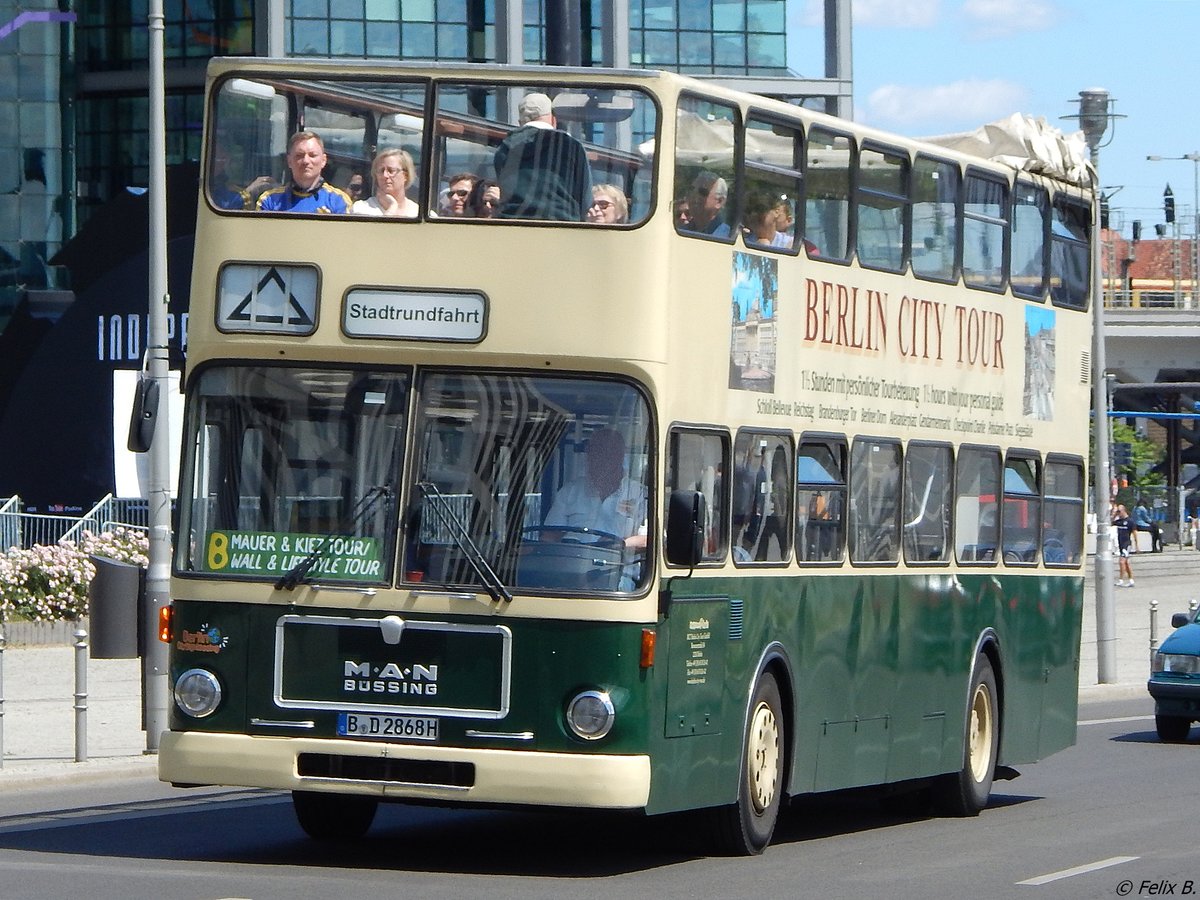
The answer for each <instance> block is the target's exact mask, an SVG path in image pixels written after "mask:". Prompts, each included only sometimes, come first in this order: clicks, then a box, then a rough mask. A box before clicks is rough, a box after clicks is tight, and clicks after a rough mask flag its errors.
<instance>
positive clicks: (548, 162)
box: [493, 92, 592, 222]
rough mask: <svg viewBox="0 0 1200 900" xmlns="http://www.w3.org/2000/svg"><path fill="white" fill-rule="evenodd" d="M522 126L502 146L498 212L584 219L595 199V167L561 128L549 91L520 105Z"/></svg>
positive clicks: (504, 215)
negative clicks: (593, 167)
mask: <svg viewBox="0 0 1200 900" xmlns="http://www.w3.org/2000/svg"><path fill="white" fill-rule="evenodd" d="M517 122H518V125H519V127H518V128H515V129H514V130H513V131H511V132H510V133H509V135H508V137H506V138H505V139H504V140H503V141H501V142H500V146H499V147H497V148H496V155H495V157H494V159H493V164H494V165H495V167H496V180H497V181H498V182H500V197H501V201H500V208H499V210H497V212H496V215H497V217H498V218H510V219H550V220H554V221H559V222H582V221H583V219H584V215H585V214H586V213H587V209H588V207H589V206H591V203H592V171H591V167H590V166H589V165H588V159H587V152H586V151H585V150H584V149H583V145H582V144H581V143H579V141H577V140H575V138H573V137H572V136H571V135H569V134H567V133H566V132H565V131H559V130H558V128H557V127H555V126H556V123H555V119H554V106H553V104H552V103H551V101H550V98H549V97H548V96H546V95H545V94H542V93H538V92H534V93H530V94H526V95H525V96H524V97H523V98H522V99H521V102H520V103H519V104H518V105H517Z"/></svg>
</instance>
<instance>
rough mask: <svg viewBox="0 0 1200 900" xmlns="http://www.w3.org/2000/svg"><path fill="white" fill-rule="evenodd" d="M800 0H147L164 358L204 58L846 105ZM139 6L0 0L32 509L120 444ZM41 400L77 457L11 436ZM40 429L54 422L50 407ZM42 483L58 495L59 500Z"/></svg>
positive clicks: (8, 268)
mask: <svg viewBox="0 0 1200 900" xmlns="http://www.w3.org/2000/svg"><path fill="white" fill-rule="evenodd" d="M800 2H801V0H157V4H156V5H157V6H158V7H159V8H161V11H162V13H163V15H164V19H163V27H164V32H163V33H164V57H165V58H164V61H163V62H164V68H165V85H166V156H167V160H166V162H167V170H168V185H167V205H168V211H169V213H168V215H169V222H168V235H169V237H170V238H172V239H173V240H176V241H183V242H184V244H181V245H180V246H178V247H175V248H173V249H172V251H171V252H172V267H171V271H170V275H171V282H172V283H171V286H170V289H171V309H172V313H171V322H172V323H173V329H172V351H173V353H174V355H175V358H176V359H177V360H182V356H183V354H184V353H185V352H186V319H187V313H186V293H187V275H188V272H187V269H188V263H187V260H189V259H190V244H189V243H187V241H190V233H191V228H192V227H193V226H192V224H191V223H192V221H194V209H195V206H194V204H195V195H196V178H197V175H198V171H199V156H200V143H201V128H202V120H203V89H204V76H205V68H206V65H207V61H208V60H209V58H211V57H213V56H228V55H271V56H320V57H334V58H338V57H344V58H372V59H404V60H447V61H473V62H501V63H532V64H542V63H545V64H570V65H583V66H593V65H595V66H599V65H608V66H616V67H638V68H641V67H646V68H662V69H670V70H676V71H681V72H685V73H689V74H692V75H696V76H703V77H706V78H711V79H714V80H717V81H720V82H722V83H726V84H729V85H731V86H735V87H739V88H743V89H747V90H752V91H757V92H759V93H764V94H770V95H773V96H778V97H782V98H785V99H788V100H791V101H792V102H802V103H806V104H809V105H818V106H822V107H823V108H825V109H826V110H828V111H830V112H835V113H841V114H843V115H848V114H849V99H850V79H849V75H848V73H849V8H848V7H849V4H847V3H842V2H838V0H825V10H826V22H825V35H824V45H825V47H826V48H827V49H826V56H827V58H826V59H825V60H823V61H821V63H823V70H822V71H821V72H820V73H819V77H809V78H805V77H802V76H801V75H798V74H796V73H795V72H793V71H792V70H791V68H789V60H788V58H787V47H788V40H787V37H788V34H787V28H788V12H789V7H790V6H791V5H792V4H795V5H796V6H797V8H798V6H799V4H800ZM150 6H151V0H87V2H84V0H21V2H20V3H19V4H18V3H17V2H14V0H0V144H2V145H3V147H2V151H0V459H3V461H4V464H2V465H0V497H7V496H9V495H11V494H14V493H19V494H21V495H22V497H23V498H24V497H25V496H26V495H29V496H37V497H38V498H39V499H38V500H37V501H35V502H33V503H32V504H30V506H31V508H32V507H39V508H41V509H43V510H44V509H47V508H54V507H64V508H65V509H66V510H67V511H69V510H70V509H71V508H74V507H77V506H79V505H81V504H86V503H88V502H90V501H92V500H95V499H99V498H100V497H101V496H103V493H104V491H103V490H101V488H102V487H103V486H104V485H105V484H106V483H108V482H112V481H113V480H114V477H113V476H110V475H106V474H105V473H106V472H110V471H111V470H112V469H113V467H114V462H113V456H114V454H117V455H119V454H120V453H121V448H120V446H119V445H120V444H121V443H122V442H123V440H121V439H119V438H121V436H119V435H118V436H115V437H114V434H113V432H114V431H115V430H117V429H116V425H115V424H114V423H115V422H116V421H117V420H118V419H119V418H120V417H119V416H118V415H117V414H116V413H117V412H118V410H116V409H114V403H116V404H118V405H119V404H120V403H121V402H122V401H121V400H120V399H119V398H118V395H119V393H120V391H119V390H118V389H117V387H116V385H117V384H118V383H119V381H120V380H121V378H122V377H124V376H127V375H128V374H129V373H130V372H131V371H132V370H135V369H138V368H140V366H141V357H142V354H143V352H144V349H145V337H146V323H145V311H146V310H147V308H148V299H147V293H148V286H147V285H148V279H147V278H146V277H145V276H144V275H143V274H142V273H143V272H144V271H146V265H147V264H146V262H145V257H146V248H147V246H148V240H149V239H148V229H147V227H146V224H145V223H146V221H147V219H148V213H147V211H146V207H147V206H148V204H147V203H146V197H145V194H146V191H147V189H148V187H149V181H150V166H149V144H150V140H149V134H148V123H149V119H150V116H149V100H148V94H149V83H150V65H151V60H150V39H149V36H150V28H149V15H150V12H151V10H150ZM116 272H120V273H121V274H120V276H119V278H118V277H117V276H116V275H115V274H114V273H116ZM68 332H70V334H68ZM76 385H83V386H85V387H83V389H82V390H76V389H74V388H75V386H76ZM97 385H102V386H104V387H103V390H101V391H100V393H96V390H97V388H96V386H97ZM85 396H86V399H84V398H85ZM114 398H118V399H114ZM72 403H75V404H77V405H78V408H77V409H76V408H75V407H73V406H72ZM55 409H56V410H58V411H59V415H60V417H61V419H62V421H61V422H60V423H59V425H60V427H62V428H68V429H75V431H73V434H74V437H73V438H72V439H71V441H70V442H69V443H71V444H73V445H74V444H84V445H86V447H85V448H84V449H81V450H80V451H79V452H81V453H85V454H86V456H85V458H82V459H80V460H76V459H75V458H74V457H72V455H71V453H72V452H74V448H72V449H71V451H70V452H64V453H62V454H60V455H58V456H54V455H52V454H51V455H47V454H44V453H43V454H37V453H33V452H26V451H24V450H22V449H20V447H21V446H24V445H25V444H26V443H28V442H27V441H26V437H27V435H28V429H29V427H30V426H29V418H30V416H31V415H33V416H34V417H35V419H37V420H42V419H46V416H45V415H44V414H43V415H39V413H40V412H42V411H45V410H55ZM73 409H74V410H75V411H74V412H72V411H71V410H73ZM68 420H70V421H68ZM39 427H45V428H46V429H49V430H51V431H52V429H53V427H54V422H53V421H50V420H48V419H47V421H45V422H44V423H41V425H40V426H39ZM97 435H99V436H97ZM59 443H68V442H63V441H60V442H59ZM114 448H115V449H114ZM22 454H24V456H22ZM25 457H28V458H27V459H26V458H25ZM64 470H71V471H73V472H74V471H83V470H86V471H87V472H89V473H90V474H89V475H88V476H87V478H85V479H83V480H82V481H80V482H79V486H78V487H77V488H70V489H68V488H59V487H53V486H52V487H49V488H47V487H46V486H45V485H30V484H29V482H30V481H38V482H41V481H47V480H50V481H54V482H55V483H56V484H59V483H61V474H62V473H63V472H64ZM110 489H115V487H114V488H110ZM55 491H63V492H66V493H70V494H72V496H69V497H63V498H61V501H62V502H54V501H55V500H57V499H59V498H56V497H55V496H54V493H55ZM97 491H99V493H97ZM88 493H94V494H95V496H90V497H89V496H76V495H86V494H88Z"/></svg>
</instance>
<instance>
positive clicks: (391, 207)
mask: <svg viewBox="0 0 1200 900" xmlns="http://www.w3.org/2000/svg"><path fill="white" fill-rule="evenodd" d="M416 174H417V173H416V167H415V166H413V161H412V157H411V156H409V155H408V151H406V150H401V149H400V148H398V147H385V148H384V149H382V150H380V151H379V152H378V153H376V154H375V159H374V160H373V161H372V162H371V183H372V185H373V186H374V188H375V193H374V194H373V195H371V196H370V197H368V198H367V199H366V200H357V201H355V203H354V205H353V206H351V207H350V212H352V213H354V214H356V215H360V216H395V217H399V218H402V219H415V218H416V217H417V216H419V215H420V214H421V207H420V206H418V205H417V203H416V201H415V200H412V199H410V198H409V197H408V195H407V194H406V193H405V191H407V190H408V186H409V185H410V184H412V183H413V180H414V179H415V178H416Z"/></svg>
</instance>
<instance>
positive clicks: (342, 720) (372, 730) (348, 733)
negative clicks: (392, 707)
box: [337, 713, 438, 741]
mask: <svg viewBox="0 0 1200 900" xmlns="http://www.w3.org/2000/svg"><path fill="white" fill-rule="evenodd" d="M337 733H338V735H339V736H341V737H374V738H393V739H396V740H402V741H436V740H437V739H438V720H437V719H435V718H433V717H432V716H375V715H368V714H363V713H339V714H338V723H337Z"/></svg>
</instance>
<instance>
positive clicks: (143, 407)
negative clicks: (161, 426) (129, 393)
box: [126, 374, 158, 453]
mask: <svg viewBox="0 0 1200 900" xmlns="http://www.w3.org/2000/svg"><path fill="white" fill-rule="evenodd" d="M157 422H158V382H157V381H155V380H153V379H152V378H150V377H149V376H148V375H144V374H143V375H139V376H138V380H137V388H136V389H135V390H134V392H133V413H132V415H130V417H129V440H128V441H127V444H126V445H127V446H128V447H129V450H130V452H131V453H145V452H146V451H147V450H149V449H150V443H151V442H152V441H153V440H154V426H155V424H157Z"/></svg>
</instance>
